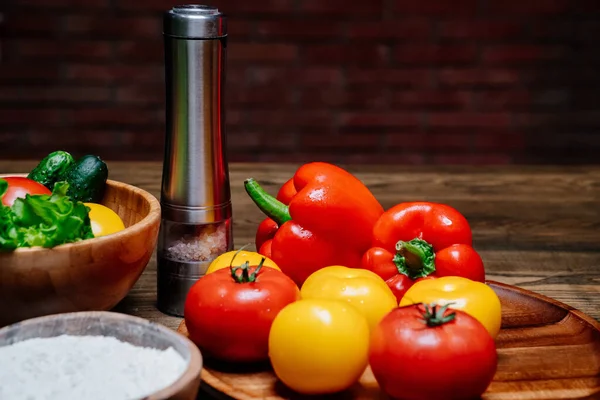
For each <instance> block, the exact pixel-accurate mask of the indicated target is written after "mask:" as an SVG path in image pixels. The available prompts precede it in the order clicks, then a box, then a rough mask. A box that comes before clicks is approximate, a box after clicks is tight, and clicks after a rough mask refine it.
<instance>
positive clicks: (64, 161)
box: [27, 150, 75, 190]
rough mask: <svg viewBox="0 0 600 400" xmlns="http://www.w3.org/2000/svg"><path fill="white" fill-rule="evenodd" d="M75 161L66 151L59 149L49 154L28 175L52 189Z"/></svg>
mask: <svg viewBox="0 0 600 400" xmlns="http://www.w3.org/2000/svg"><path fill="white" fill-rule="evenodd" d="M74 162H75V161H74V160H73V157H72V156H71V155H70V154H69V153H67V152H66V151H62V150H58V151H55V152H53V153H50V154H48V155H47V156H46V157H45V158H44V159H43V160H42V161H40V163H39V164H38V165H36V167H35V168H34V169H32V170H31V172H30V173H29V175H27V177H28V178H29V179H32V180H34V181H36V182H38V183H41V184H42V185H44V186H46V187H47V188H48V189H50V190H52V189H53V188H54V184H55V183H56V182H58V181H60V180H62V179H63V176H64V175H65V173H66V172H67V170H68V169H69V168H70V167H71V166H72V165H73V163H74Z"/></svg>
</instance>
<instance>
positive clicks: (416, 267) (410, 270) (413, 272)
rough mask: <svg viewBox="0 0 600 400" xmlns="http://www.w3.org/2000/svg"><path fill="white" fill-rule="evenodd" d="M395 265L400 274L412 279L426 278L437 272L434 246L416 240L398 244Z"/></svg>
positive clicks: (401, 241) (421, 240)
mask: <svg viewBox="0 0 600 400" xmlns="http://www.w3.org/2000/svg"><path fill="white" fill-rule="evenodd" d="M393 261H394V264H396V268H398V272H399V273H401V274H403V275H406V276H408V277H409V278H410V279H418V278H424V277H426V276H428V275H430V274H432V273H434V272H435V252H434V251H433V246H432V245H430V244H429V243H427V242H426V241H425V240H423V239H419V238H414V239H413V240H410V241H408V242H405V241H403V240H400V241H399V242H398V243H396V254H395V255H394V259H393Z"/></svg>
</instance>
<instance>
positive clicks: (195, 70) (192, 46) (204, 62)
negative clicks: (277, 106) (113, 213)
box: [157, 5, 233, 316]
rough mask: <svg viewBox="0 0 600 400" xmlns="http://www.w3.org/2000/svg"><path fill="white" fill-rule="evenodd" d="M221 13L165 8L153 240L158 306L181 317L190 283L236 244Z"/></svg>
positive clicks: (224, 33)
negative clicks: (162, 125) (158, 212)
mask: <svg viewBox="0 0 600 400" xmlns="http://www.w3.org/2000/svg"><path fill="white" fill-rule="evenodd" d="M226 21H227V20H226V17H225V16H224V15H223V14H222V13H221V12H220V11H219V10H218V9H217V8H215V7H210V6H203V5H182V6H177V7H174V8H172V9H171V10H169V11H167V12H165V14H164V32H163V34H164V50H165V83H166V137H165V157H164V166H163V175H162V189H161V199H160V202H161V207H162V221H161V229H160V234H159V240H158V247H157V257H158V260H157V264H158V271H157V294H158V302H157V303H158V304H157V306H158V309H159V310H160V311H162V312H164V313H167V314H171V315H176V316H183V309H184V304H185V299H186V296H187V293H188V291H189V289H190V287H191V286H192V285H193V284H194V283H195V282H196V281H197V280H198V279H199V278H200V277H202V276H203V275H204V273H205V272H206V269H207V268H208V265H209V264H210V262H211V261H212V260H213V259H215V258H216V257H217V256H218V255H220V254H222V253H224V252H226V251H229V250H231V249H232V248H233V235H232V219H231V217H232V208H231V193H230V186H229V170H228V165H227V157H226V138H225V134H224V133H225V132H224V129H225V113H224V102H223V91H224V83H225V61H226V47H227V22H226Z"/></svg>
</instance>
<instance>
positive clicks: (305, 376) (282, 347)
mask: <svg viewBox="0 0 600 400" xmlns="http://www.w3.org/2000/svg"><path fill="white" fill-rule="evenodd" d="M368 352H369V326H368V324H367V321H366V320H365V318H364V317H363V316H362V315H361V314H360V313H359V312H358V311H357V310H356V309H355V308H354V307H352V306H350V305H348V304H347V303H344V302H341V301H339V300H324V299H302V300H299V301H296V302H294V303H291V304H288V305H287V306H285V307H284V308H283V309H282V310H281V311H280V312H279V314H277V316H276V317H275V319H274V320H273V324H272V325H271V330H270V332H269V358H270V360H271V365H272V366H273V370H274V371H275V374H276V375H277V377H278V378H279V379H280V380H281V381H282V382H283V383H284V384H286V385H287V386H288V387H290V388H291V389H293V390H295V391H296V392H298V393H303V394H326V393H335V392H339V391H341V390H344V389H347V388H348V387H350V386H351V385H352V384H353V383H354V382H356V381H357V380H358V379H359V378H360V376H361V375H362V373H363V372H364V370H365V368H366V367H367V364H368Z"/></svg>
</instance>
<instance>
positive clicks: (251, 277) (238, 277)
mask: <svg viewBox="0 0 600 400" xmlns="http://www.w3.org/2000/svg"><path fill="white" fill-rule="evenodd" d="M265 260H266V258H265V257H263V258H261V260H260V262H259V263H258V266H257V267H256V269H255V270H254V271H253V272H252V273H250V261H246V262H245V263H243V264H242V265H240V266H237V267H233V266H230V268H231V277H232V278H233V280H234V281H236V282H237V283H251V282H256V279H257V278H258V273H259V272H260V270H261V268H262V266H263V264H264V263H265ZM238 270H241V271H242V272H241V274H238V273H237V272H238Z"/></svg>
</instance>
